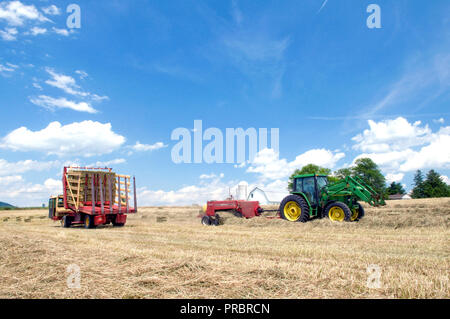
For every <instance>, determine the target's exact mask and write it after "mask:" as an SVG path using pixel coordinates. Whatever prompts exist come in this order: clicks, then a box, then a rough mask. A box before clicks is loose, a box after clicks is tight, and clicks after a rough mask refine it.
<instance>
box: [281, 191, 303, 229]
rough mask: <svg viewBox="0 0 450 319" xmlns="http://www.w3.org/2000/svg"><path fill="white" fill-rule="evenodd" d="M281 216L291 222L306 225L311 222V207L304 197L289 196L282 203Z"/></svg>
mask: <svg viewBox="0 0 450 319" xmlns="http://www.w3.org/2000/svg"><path fill="white" fill-rule="evenodd" d="M280 215H281V218H283V219H286V220H288V221H290V222H302V223H306V222H307V221H308V220H309V206H308V204H307V203H306V201H305V199H304V198H303V197H301V196H298V195H289V196H287V197H286V198H285V199H283V200H282V201H281V204H280Z"/></svg>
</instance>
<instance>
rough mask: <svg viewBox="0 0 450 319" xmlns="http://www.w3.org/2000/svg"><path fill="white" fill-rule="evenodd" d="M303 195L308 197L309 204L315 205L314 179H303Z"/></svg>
mask: <svg viewBox="0 0 450 319" xmlns="http://www.w3.org/2000/svg"><path fill="white" fill-rule="evenodd" d="M303 193H304V194H305V195H306V197H308V200H309V202H310V203H311V204H315V203H316V200H315V199H316V196H315V194H316V188H315V185H314V177H306V178H304V179H303Z"/></svg>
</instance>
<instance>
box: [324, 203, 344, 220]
mask: <svg viewBox="0 0 450 319" xmlns="http://www.w3.org/2000/svg"><path fill="white" fill-rule="evenodd" d="M328 217H330V219H331V220H332V221H334V222H342V221H344V219H345V213H344V210H343V209H342V208H340V207H338V206H334V207H331V208H330V211H329V212H328Z"/></svg>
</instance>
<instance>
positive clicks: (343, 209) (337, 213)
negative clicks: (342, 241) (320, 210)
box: [325, 202, 352, 222]
mask: <svg viewBox="0 0 450 319" xmlns="http://www.w3.org/2000/svg"><path fill="white" fill-rule="evenodd" d="M325 214H327V215H328V218H329V219H330V220H332V221H334V222H343V221H346V222H349V221H351V220H352V212H351V210H350V208H348V206H347V205H345V204H344V203H342V202H333V203H330V204H328V205H327V207H325Z"/></svg>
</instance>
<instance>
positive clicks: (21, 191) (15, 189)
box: [0, 176, 62, 207]
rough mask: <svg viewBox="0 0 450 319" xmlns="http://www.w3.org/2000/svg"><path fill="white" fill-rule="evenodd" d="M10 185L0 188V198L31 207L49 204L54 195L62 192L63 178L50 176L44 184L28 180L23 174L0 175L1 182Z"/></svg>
mask: <svg viewBox="0 0 450 319" xmlns="http://www.w3.org/2000/svg"><path fill="white" fill-rule="evenodd" d="M3 182H6V183H8V187H7V188H6V187H2V188H0V198H1V199H2V200H3V201H6V202H8V203H10V204H12V205H14V206H19V207H30V206H41V205H42V204H47V203H48V199H49V197H50V196H52V195H58V194H60V193H61V188H62V184H61V180H56V179H53V178H48V179H46V180H45V181H44V183H42V184H34V183H30V182H27V181H26V180H25V179H24V178H23V177H22V176H6V177H0V183H2V184H3Z"/></svg>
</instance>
